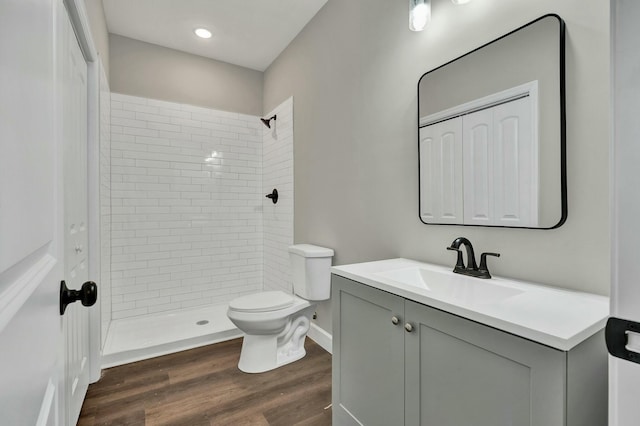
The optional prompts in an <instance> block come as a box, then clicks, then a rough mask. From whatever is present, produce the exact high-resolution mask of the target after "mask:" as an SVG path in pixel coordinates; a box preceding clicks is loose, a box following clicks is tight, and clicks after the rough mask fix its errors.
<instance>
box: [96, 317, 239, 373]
mask: <svg viewBox="0 0 640 426" xmlns="http://www.w3.org/2000/svg"><path fill="white" fill-rule="evenodd" d="M227 307H228V306H227V305H218V306H206V307H199V308H193V309H187V310H180V311H171V312H162V313H158V314H151V315H143V316H138V317H132V318H124V319H118V320H114V321H112V322H111V325H110V326H109V331H108V332H107V340H106V343H105V347H104V351H103V354H102V368H108V367H113V366H116V365H122V364H126V363H129V362H134V361H140V360H143V359H147V358H153V357H156V356H160V355H166V354H169V353H173V352H178V351H183V350H185V349H191V348H196V347H198V346H203V345H209V344H211V343H217V342H222V341H224V340H230V339H234V338H237V337H241V336H242V332H241V331H240V330H238V329H237V328H236V327H235V326H234V325H233V323H232V322H231V321H229V318H227ZM205 321H208V322H206V323H205ZM198 323H200V324H198Z"/></svg>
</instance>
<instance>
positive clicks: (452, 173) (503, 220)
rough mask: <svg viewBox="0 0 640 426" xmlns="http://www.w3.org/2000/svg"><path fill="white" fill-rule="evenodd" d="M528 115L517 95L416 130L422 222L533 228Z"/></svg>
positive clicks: (534, 190) (533, 141) (533, 163)
mask: <svg viewBox="0 0 640 426" xmlns="http://www.w3.org/2000/svg"><path fill="white" fill-rule="evenodd" d="M533 114H535V109H534V108H533V106H532V104H531V99H530V98H529V97H523V98H521V99H517V100H514V101H510V102H506V103H503V104H500V105H497V106H494V107H491V108H486V109H482V110H480V111H475V112H472V113H469V114H465V115H461V116H458V117H456V118H452V119H449V120H446V121H442V122H439V123H436V124H432V125H430V126H425V127H422V128H420V217H421V218H422V220H423V221H424V222H427V223H449V224H465V225H489V226H510V227H537V226H539V224H538V207H539V182H538V175H539V171H538V138H537V134H536V131H535V126H533V124H532V123H533V122H534V117H533Z"/></svg>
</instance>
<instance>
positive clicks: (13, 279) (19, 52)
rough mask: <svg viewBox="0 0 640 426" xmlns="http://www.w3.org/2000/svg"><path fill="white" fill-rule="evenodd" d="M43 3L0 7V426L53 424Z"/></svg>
mask: <svg viewBox="0 0 640 426" xmlns="http://www.w3.org/2000/svg"><path fill="white" fill-rule="evenodd" d="M54 10H55V3H54V2H52V1H51V0H30V1H24V0H2V1H0V423H1V424H3V425H38V426H40V425H51V426H52V425H57V424H59V423H58V416H59V410H58V401H59V399H60V391H59V380H60V375H59V371H60V365H59V356H58V354H59V350H60V348H61V342H62V333H61V318H60V313H59V305H58V300H59V289H60V280H61V279H62V277H63V265H62V257H63V253H62V249H63V244H62V229H61V228H62V226H61V223H62V220H61V212H62V208H61V207H62V201H61V189H62V179H61V175H60V173H59V170H60V169H61V167H60V159H61V157H60V156H59V155H58V153H59V152H60V150H59V146H57V142H58V141H57V138H56V137H55V134H56V128H55V124H54V123H55V119H54V116H55V114H54V111H55V80H54V76H55V62H54V51H55V50H54V40H55V37H54V36H55V32H54V20H53V17H54Z"/></svg>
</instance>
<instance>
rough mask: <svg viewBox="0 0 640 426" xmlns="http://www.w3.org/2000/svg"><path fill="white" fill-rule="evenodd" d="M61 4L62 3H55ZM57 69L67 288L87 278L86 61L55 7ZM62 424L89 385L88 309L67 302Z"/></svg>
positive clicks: (73, 415) (71, 419) (71, 420)
mask: <svg viewBox="0 0 640 426" xmlns="http://www.w3.org/2000/svg"><path fill="white" fill-rule="evenodd" d="M61 9H62V8H61ZM59 28H60V33H59V34H60V45H59V46H60V47H61V49H60V55H61V56H60V62H59V63H60V70H61V74H60V77H61V82H62V89H63V90H62V93H61V95H62V111H61V122H62V143H63V147H64V151H63V180H64V277H65V282H66V285H67V286H68V287H69V288H70V289H74V290H78V289H80V288H81V287H82V285H83V284H84V283H85V282H86V281H88V278H89V277H88V257H87V252H88V250H87V248H88V237H87V118H88V116H87V63H86V62H85V59H84V56H83V54H82V51H81V50H80V46H79V44H78V41H77V39H76V36H75V33H74V31H73V28H72V26H71V22H70V20H69V17H68V14H67V13H65V11H64V10H61V13H60V14H59ZM63 332H64V336H65V385H66V388H65V401H66V412H67V416H68V417H67V424H75V423H76V422H77V419H78V416H79V415H80V409H81V408H82V402H83V400H84V397H85V395H86V392H87V388H88V386H89V310H88V309H87V308H86V307H84V306H82V305H81V304H80V303H73V304H70V305H69V306H68V307H67V309H66V311H65V314H64V316H63Z"/></svg>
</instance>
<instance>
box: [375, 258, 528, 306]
mask: <svg viewBox="0 0 640 426" xmlns="http://www.w3.org/2000/svg"><path fill="white" fill-rule="evenodd" d="M377 275H380V276H381V277H382V278H387V279H390V280H392V281H395V282H398V283H402V284H405V285H410V286H415V287H418V288H420V289H422V290H426V291H427V292H429V294H431V296H432V297H435V298H438V299H447V300H456V301H459V302H462V303H464V304H468V305H482V304H487V303H498V302H502V301H504V300H505V299H508V298H510V297H514V296H517V295H519V294H522V293H523V291H522V290H519V289H515V288H510V287H505V286H502V285H498V284H494V283H492V282H491V281H489V280H484V279H479V278H473V277H467V276H464V275H460V274H454V273H453V272H440V271H434V270H430V269H426V268H420V267H413V268H405V269H392V270H389V271H383V272H378V273H377Z"/></svg>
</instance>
